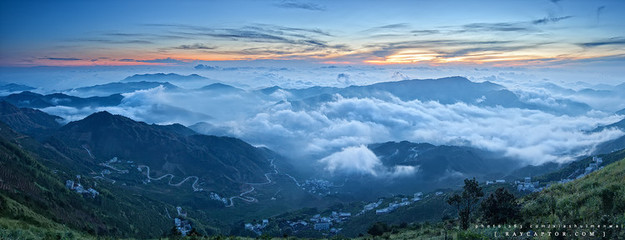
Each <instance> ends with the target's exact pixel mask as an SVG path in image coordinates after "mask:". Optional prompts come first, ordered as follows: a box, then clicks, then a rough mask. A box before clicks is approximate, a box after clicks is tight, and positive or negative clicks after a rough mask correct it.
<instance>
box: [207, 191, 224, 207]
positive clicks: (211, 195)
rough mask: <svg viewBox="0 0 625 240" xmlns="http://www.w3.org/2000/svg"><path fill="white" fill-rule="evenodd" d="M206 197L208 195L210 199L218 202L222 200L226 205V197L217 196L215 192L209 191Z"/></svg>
mask: <svg viewBox="0 0 625 240" xmlns="http://www.w3.org/2000/svg"><path fill="white" fill-rule="evenodd" d="M208 197H209V198H210V199H211V200H215V201H220V202H223V203H224V204H225V205H228V199H227V198H225V197H221V196H219V194H217V193H214V192H211V193H210V194H209V195H208Z"/></svg>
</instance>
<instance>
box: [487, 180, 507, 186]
mask: <svg viewBox="0 0 625 240" xmlns="http://www.w3.org/2000/svg"><path fill="white" fill-rule="evenodd" d="M495 183H497V184H503V183H506V180H503V179H497V180H495V181H486V185H491V184H495Z"/></svg>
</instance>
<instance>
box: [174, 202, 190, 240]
mask: <svg viewBox="0 0 625 240" xmlns="http://www.w3.org/2000/svg"><path fill="white" fill-rule="evenodd" d="M176 211H177V212H178V216H177V217H176V218H174V226H175V227H176V229H177V230H178V232H180V234H181V235H182V236H187V235H188V234H189V232H191V229H193V228H192V227H191V221H189V220H188V219H186V217H187V213H186V212H183V211H182V208H181V207H176Z"/></svg>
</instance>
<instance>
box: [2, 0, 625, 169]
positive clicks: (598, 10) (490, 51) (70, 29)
mask: <svg viewBox="0 0 625 240" xmlns="http://www.w3.org/2000/svg"><path fill="white" fill-rule="evenodd" d="M624 13H625V1H616V0H614V1H609V0H604V1H602V0H593V1H581V0H579V1H574V0H523V1H521V0H518V1H501V0H496V1H495V0H492V1H491V0H482V1H471V0H462V1H461V0H447V1H442V0H441V1H434V0H431V1H430V0H420V1H415V0H411V1H366V0H360V1H305V0H267V1H240V0H228V1H175V2H172V1H159V0H153V1H116V0H110V1H8V0H7V1H0V86H4V84H6V83H20V84H25V85H29V86H32V87H35V88H36V90H33V91H35V92H38V93H53V92H64V93H68V94H71V95H78V96H81V97H88V96H91V94H93V93H90V92H86V93H85V92H82V93H81V92H80V91H79V89H78V88H79V87H83V86H92V85H95V84H106V83H110V82H118V81H122V82H123V79H125V78H126V77H128V76H132V75H134V74H146V73H176V74H180V75H189V74H198V75H200V76H202V77H205V79H203V80H200V81H183V80H181V81H174V82H172V83H173V84H176V85H177V86H179V87H181V88H182V90H181V91H173V90H172V91H170V90H167V89H164V88H162V87H157V88H154V89H144V90H137V91H134V92H124V100H123V102H122V103H121V104H120V105H119V106H111V107H99V106H90V107H83V108H73V107H66V106H53V107H48V108H44V109H42V110H43V111H45V112H47V113H51V114H55V115H58V116H62V117H63V118H64V119H65V121H66V122H67V121H73V120H79V119H81V118H83V117H85V116H87V115H89V114H91V113H93V112H97V111H109V112H112V113H115V114H121V115H124V116H128V117H130V118H132V119H135V120H139V121H145V122H148V123H158V124H169V123H174V122H177V123H182V124H184V125H187V126H190V125H193V124H196V123H205V125H204V127H203V129H205V132H202V133H207V134H216V135H220V134H223V135H227V136H234V137H238V138H241V139H243V140H245V141H248V142H250V143H251V144H254V145H259V146H261V145H262V146H268V147H270V148H271V149H273V150H276V151H278V152H279V153H281V154H285V155H289V156H296V157H297V158H298V159H300V158H302V159H309V160H310V159H312V160H315V161H317V160H318V162H319V163H321V164H322V165H324V166H325V167H324V169H326V170H327V171H329V172H333V171H347V172H350V171H354V172H363V173H366V174H371V175H377V176H395V175H402V174H405V173H411V172H414V171H417V169H380V167H379V166H380V163H379V160H378V159H377V157H375V156H374V154H372V153H371V152H370V151H369V150H367V148H366V147H364V146H365V145H366V144H371V143H380V142H386V141H402V140H408V141H413V142H429V143H433V144H452V145H454V144H455V145H457V144H460V145H464V144H468V145H470V146H474V147H478V148H481V149H486V150H490V151H494V152H498V153H504V154H505V156H508V157H514V158H518V159H520V160H523V161H524V162H526V163H532V164H538V163H542V162H546V161H558V162H563V161H569V160H571V159H573V158H574V157H577V156H579V155H583V154H586V153H588V151H591V150H592V149H593V148H594V147H595V146H596V145H597V144H598V143H600V142H604V141H606V140H610V139H614V138H617V137H620V136H623V134H625V133H623V132H622V131H620V130H613V129H611V130H606V131H603V132H599V133H588V132H587V131H589V130H592V129H594V128H595V127H597V126H600V125H606V124H610V123H613V122H616V121H618V120H620V119H622V115H615V112H616V111H618V110H621V109H623V108H625V98H624V97H623V96H624V95H623V94H621V92H619V91H622V89H624V88H623V86H625V85H620V87H619V86H617V85H619V84H623V83H624V82H625V80H624V78H623V76H625V67H623V66H625V14H624ZM449 76H464V77H466V78H467V79H469V80H471V81H473V82H484V81H490V82H493V83H496V84H500V85H502V86H504V87H506V88H507V89H509V90H511V91H512V92H514V94H515V95H516V96H518V97H519V101H521V102H524V103H529V104H535V105H539V106H544V107H548V108H554V109H555V108H558V107H561V106H560V105H561V104H564V105H566V103H583V104H588V105H589V107H590V108H592V110H590V111H588V112H586V113H584V114H579V115H568V114H566V113H561V112H558V111H554V112H548V111H546V112H545V111H538V110H529V109H522V108H501V107H478V106H476V105H475V103H479V101H483V100H484V99H482V98H480V99H475V100H474V101H469V102H466V103H462V102H459V103H454V104H440V103H438V102H435V101H434V102H428V101H424V102H421V101H416V100H415V101H403V100H399V99H395V98H392V97H391V98H388V99H386V98H379V97H375V96H368V97H366V96H365V97H360V98H355V97H354V98H344V97H342V96H333V97H332V99H328V100H327V101H323V102H320V103H317V104H312V105H311V106H309V107H307V108H303V109H302V108H301V107H298V105H297V103H293V104H292V103H291V102H290V101H289V96H290V94H291V93H290V92H289V90H288V89H293V88H307V87H314V86H332V87H347V86H351V85H367V84H372V83H377V82H386V81H398V80H408V79H427V78H442V77H449ZM155 80H158V79H155ZM215 82H220V83H224V84H229V85H232V86H235V87H238V88H242V89H244V91H242V92H236V93H232V92H227V91H226V92H223V93H210V94H207V93H206V92H204V91H202V90H201V87H203V86H206V85H208V84H211V83H215ZM552 84H556V85H557V86H556V85H552ZM271 86H280V87H282V88H284V89H287V90H284V91H277V93H276V94H271V95H270V96H264V95H260V96H259V95H258V92H257V91H255V90H258V89H261V88H265V87H271ZM587 88H590V89H592V90H589V89H587ZM584 89H585V90H584ZM615 89H616V90H615ZM618 89H621V90H618ZM611 90H615V91H614V92H612V91H611ZM1 94H2V93H1V92H0V95H1ZM81 94H82V95H81ZM107 94H110V93H107ZM233 109H234V111H233ZM233 113H235V114H233ZM350 156H353V157H350ZM344 161H348V162H344ZM352 161H356V162H352ZM358 161H360V162H358ZM361 166H364V167H361Z"/></svg>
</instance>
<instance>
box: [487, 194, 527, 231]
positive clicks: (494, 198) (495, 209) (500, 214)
mask: <svg viewBox="0 0 625 240" xmlns="http://www.w3.org/2000/svg"><path fill="white" fill-rule="evenodd" d="M482 212H483V215H482V217H483V219H484V220H485V221H486V222H487V223H488V224H501V223H509V222H512V221H514V220H516V219H517V217H518V216H519V212H520V206H519V205H518V204H517V203H516V198H515V197H514V195H512V193H510V192H508V190H506V189H504V188H498V189H497V190H496V191H495V193H491V194H490V195H489V196H488V198H487V199H486V200H484V201H483V202H482Z"/></svg>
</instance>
